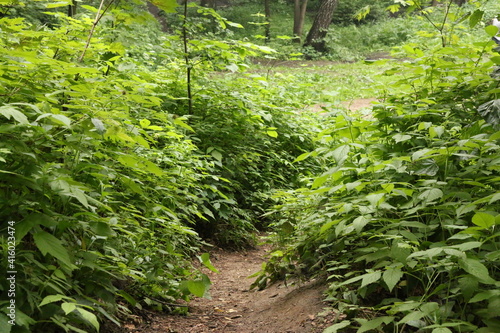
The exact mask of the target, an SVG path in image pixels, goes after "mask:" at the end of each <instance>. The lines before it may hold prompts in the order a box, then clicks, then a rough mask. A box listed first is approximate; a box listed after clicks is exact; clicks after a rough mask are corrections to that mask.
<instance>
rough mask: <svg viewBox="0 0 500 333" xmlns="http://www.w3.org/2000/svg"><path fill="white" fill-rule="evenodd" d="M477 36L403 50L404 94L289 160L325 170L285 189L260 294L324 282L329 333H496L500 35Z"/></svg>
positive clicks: (336, 121) (337, 123)
mask: <svg viewBox="0 0 500 333" xmlns="http://www.w3.org/2000/svg"><path fill="white" fill-rule="evenodd" d="M472 20H477V17H471V21H472ZM486 31H487V34H485V35H484V36H485V37H484V39H485V41H484V42H481V43H475V44H473V45H471V44H464V45H462V44H460V43H459V41H458V39H456V41H455V42H452V43H451V42H450V44H447V46H444V47H442V46H441V47H439V48H437V49H426V50H425V51H424V50H423V49H422V48H421V47H419V46H417V45H409V46H406V47H405V49H406V50H407V51H408V54H407V55H408V57H409V58H410V59H411V60H410V61H407V62H404V63H399V64H397V65H395V67H394V70H392V71H391V70H390V71H389V72H388V74H390V73H392V74H394V73H400V74H399V75H397V76H396V77H395V85H396V86H398V87H399V88H400V87H401V86H402V85H404V86H406V87H408V90H407V93H406V94H399V95H397V96H386V99H385V101H383V102H381V103H380V104H378V105H376V106H375V107H374V109H373V119H357V118H356V117H352V115H346V114H343V113H338V114H337V115H336V116H334V117H333V118H332V121H331V122H330V126H328V128H327V129H325V131H324V132H322V133H321V134H320V135H319V136H318V142H319V143H320V147H319V148H317V149H316V150H314V151H312V152H310V153H306V154H303V155H300V156H299V157H298V158H297V159H296V161H301V160H304V159H307V158H316V159H319V160H320V161H322V162H323V163H324V165H325V171H324V172H323V173H322V174H321V175H319V176H318V177H316V178H314V179H313V180H312V181H311V184H310V186H309V187H307V188H301V189H298V190H295V191H287V192H283V193H281V196H280V198H281V200H283V202H282V204H281V205H279V206H277V207H276V209H275V211H274V213H275V216H276V218H277V219H278V220H277V222H276V224H275V227H276V237H275V241H276V243H277V244H278V245H280V250H277V251H275V252H273V253H272V254H271V259H270V261H269V263H268V264H267V265H266V267H265V268H264V273H267V274H262V275H261V276H260V277H259V278H258V279H257V281H256V283H255V285H256V286H264V285H265V284H266V283H267V282H268V281H269V280H270V279H271V280H272V279H276V278H283V277H285V278H286V277H287V276H288V275H290V274H297V273H299V274H302V275H308V274H309V275H318V274H319V275H323V276H324V277H325V278H326V279H327V281H328V284H329V288H328V291H327V294H328V298H327V299H328V300H329V301H331V302H332V303H333V304H334V305H335V306H336V307H337V308H338V309H339V312H340V314H344V315H345V316H342V321H340V322H338V323H336V324H334V325H333V326H331V327H330V328H328V329H326V330H325V332H341V331H343V330H347V329H349V328H352V329H357V332H366V331H379V332H413V331H414V332H417V331H418V332H434V333H438V332H496V331H498V330H500V318H499V313H498V310H497V309H498V306H499V305H500V288H499V287H500V282H499V280H500V275H499V271H498V263H499V258H500V242H499V236H500V233H499V231H498V225H499V224H500V214H499V213H500V201H499V200H500V193H499V192H498V189H499V188H500V187H499V185H500V184H499V182H500V174H499V165H498V161H499V160H500V155H499V154H500V153H499V144H500V141H499V139H500V132H499V129H500V128H499V127H498V125H499V122H498V120H499V116H500V114H499V109H498V107H496V106H495V105H497V103H498V99H497V94H498V84H499V83H498V80H496V79H494V78H492V77H491V75H490V74H491V72H492V69H493V66H494V65H495V63H498V55H497V54H495V53H494V52H492V48H493V47H494V46H495V45H494V43H493V42H490V41H488V39H489V36H488V34H489V35H490V36H491V35H494V34H495V33H496V32H497V29H496V28H495V30H493V28H492V27H487V28H486ZM438 38H441V36H440V35H438ZM440 40H441V39H440ZM451 40H455V39H451ZM451 40H450V41H451ZM324 272H326V273H324ZM322 273H324V274H322ZM340 314H339V316H340Z"/></svg>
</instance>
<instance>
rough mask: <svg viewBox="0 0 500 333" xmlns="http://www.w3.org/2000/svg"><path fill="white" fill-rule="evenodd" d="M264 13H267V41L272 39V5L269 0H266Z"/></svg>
mask: <svg viewBox="0 0 500 333" xmlns="http://www.w3.org/2000/svg"><path fill="white" fill-rule="evenodd" d="M264 13H265V15H266V43H267V42H269V40H270V39H271V6H270V4H269V0H264Z"/></svg>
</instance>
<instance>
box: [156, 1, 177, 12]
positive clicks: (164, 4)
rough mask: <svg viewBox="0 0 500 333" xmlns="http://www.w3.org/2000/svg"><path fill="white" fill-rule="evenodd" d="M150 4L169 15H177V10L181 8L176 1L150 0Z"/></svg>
mask: <svg viewBox="0 0 500 333" xmlns="http://www.w3.org/2000/svg"><path fill="white" fill-rule="evenodd" d="M149 2H151V3H152V4H153V5H155V6H156V7H158V8H160V9H161V10H163V11H165V12H167V13H175V9H176V8H177V7H178V6H179V5H178V4H177V1H176V0H149Z"/></svg>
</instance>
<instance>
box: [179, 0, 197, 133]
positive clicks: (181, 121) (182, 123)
mask: <svg viewBox="0 0 500 333" xmlns="http://www.w3.org/2000/svg"><path fill="white" fill-rule="evenodd" d="M174 1H175V0H174ZM184 120H186V118H183V117H178V118H175V120H174V124H176V125H179V126H180V127H182V128H185V129H187V130H188V131H191V132H194V129H193V128H192V127H191V126H189V125H188V124H186V123H185V122H184Z"/></svg>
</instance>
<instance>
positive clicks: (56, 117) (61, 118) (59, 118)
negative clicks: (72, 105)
mask: <svg viewBox="0 0 500 333" xmlns="http://www.w3.org/2000/svg"><path fill="white" fill-rule="evenodd" d="M48 117H50V118H52V120H53V121H54V122H55V123H57V124H61V125H64V126H66V127H70V125H71V119H69V118H68V117H66V116H65V115H62V114H54V113H45V114H42V115H41V116H39V117H38V118H36V121H37V122H38V121H39V120H41V119H43V118H48Z"/></svg>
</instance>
